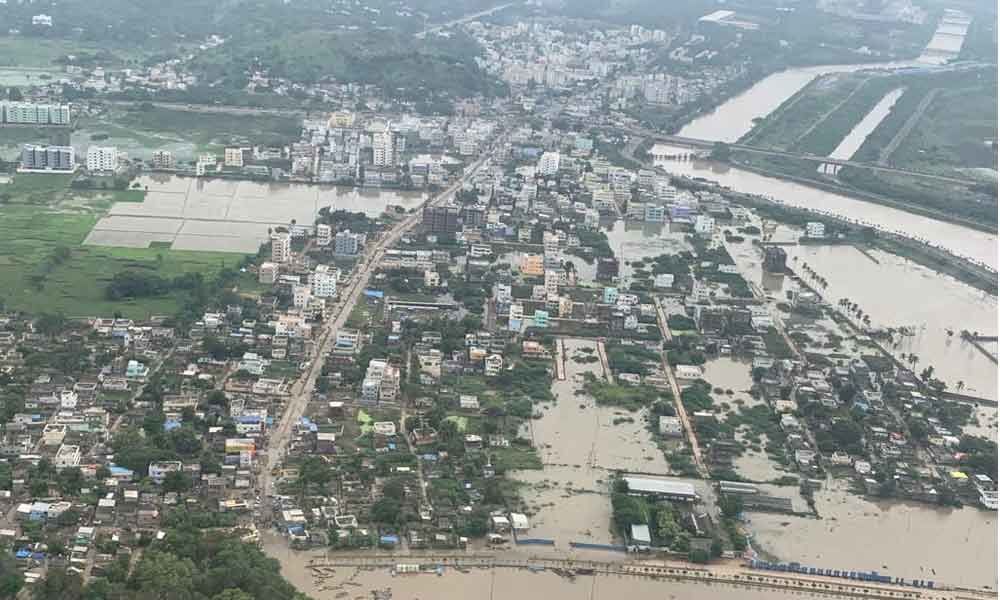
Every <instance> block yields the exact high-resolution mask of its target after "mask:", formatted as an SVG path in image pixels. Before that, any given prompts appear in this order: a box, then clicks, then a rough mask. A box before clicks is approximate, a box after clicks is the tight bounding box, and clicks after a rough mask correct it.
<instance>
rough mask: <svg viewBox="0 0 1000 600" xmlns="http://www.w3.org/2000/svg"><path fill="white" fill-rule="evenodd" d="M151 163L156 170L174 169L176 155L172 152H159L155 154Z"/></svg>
mask: <svg viewBox="0 0 1000 600" xmlns="http://www.w3.org/2000/svg"><path fill="white" fill-rule="evenodd" d="M151 162H152V163H153V168H154V169H173V168H174V167H175V166H176V163H175V162H174V155H173V153H172V152H170V150H157V151H155V152H153V157H152V160H151Z"/></svg>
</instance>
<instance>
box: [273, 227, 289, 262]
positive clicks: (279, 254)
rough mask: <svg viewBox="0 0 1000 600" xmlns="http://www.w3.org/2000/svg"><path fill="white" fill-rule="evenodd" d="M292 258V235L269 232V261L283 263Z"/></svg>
mask: <svg viewBox="0 0 1000 600" xmlns="http://www.w3.org/2000/svg"><path fill="white" fill-rule="evenodd" d="M291 259H292V236H291V234H289V233H285V232H282V233H273V234H271V262H274V263H285V262H288V261H290V260H291Z"/></svg>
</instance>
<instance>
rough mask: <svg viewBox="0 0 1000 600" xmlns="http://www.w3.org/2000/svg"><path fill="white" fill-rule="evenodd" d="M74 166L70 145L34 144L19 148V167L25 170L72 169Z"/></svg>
mask: <svg viewBox="0 0 1000 600" xmlns="http://www.w3.org/2000/svg"><path fill="white" fill-rule="evenodd" d="M75 168H76V161H75V153H74V151H73V147H72V146H36V145H34V144H26V145H25V146H24V147H22V148H21V169H22V170H27V171H73V170H74V169H75Z"/></svg>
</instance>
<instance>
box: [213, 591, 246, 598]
mask: <svg viewBox="0 0 1000 600" xmlns="http://www.w3.org/2000/svg"><path fill="white" fill-rule="evenodd" d="M212 600H254V597H253V596H251V595H250V594H248V593H246V592H244V591H243V590H239V589H228V590H224V591H222V592H220V593H218V594H216V595H215V596H213V597H212Z"/></svg>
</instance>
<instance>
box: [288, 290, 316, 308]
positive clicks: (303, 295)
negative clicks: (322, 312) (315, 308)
mask: <svg viewBox="0 0 1000 600" xmlns="http://www.w3.org/2000/svg"><path fill="white" fill-rule="evenodd" d="M310 300H312V289H311V288H310V287H309V286H307V285H295V286H292V306H294V307H295V308H305V307H306V306H308V305H309V301H310Z"/></svg>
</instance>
